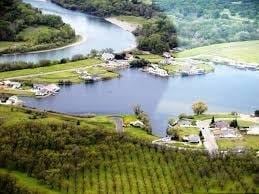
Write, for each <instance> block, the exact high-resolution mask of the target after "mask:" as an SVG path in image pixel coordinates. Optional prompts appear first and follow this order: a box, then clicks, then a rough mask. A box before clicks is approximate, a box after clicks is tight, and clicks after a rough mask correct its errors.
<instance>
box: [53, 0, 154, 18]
mask: <svg viewBox="0 0 259 194" xmlns="http://www.w3.org/2000/svg"><path fill="white" fill-rule="evenodd" d="M51 1H52V2H54V3H56V4H58V5H61V6H63V7H65V8H68V9H72V10H81V11H84V12H87V13H89V14H92V15H97V16H101V17H107V16H112V15H134V16H143V17H146V18H151V17H153V15H154V14H155V10H154V9H153V7H152V6H151V5H147V4H145V3H142V2H141V1H138V0H113V1H110V0H102V1H100V0H82V1H77V0H51Z"/></svg>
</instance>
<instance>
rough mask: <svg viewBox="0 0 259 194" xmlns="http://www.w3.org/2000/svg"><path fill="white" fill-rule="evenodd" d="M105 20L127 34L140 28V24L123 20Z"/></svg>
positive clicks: (112, 18) (115, 18) (110, 18)
mask: <svg viewBox="0 0 259 194" xmlns="http://www.w3.org/2000/svg"><path fill="white" fill-rule="evenodd" d="M105 20H106V21H108V22H110V23H112V24H115V25H117V26H119V27H120V28H122V29H124V30H126V31H128V32H134V31H135V30H136V29H137V28H138V27H139V26H140V24H137V23H131V22H128V21H125V20H120V19H118V18H117V17H109V18H105Z"/></svg>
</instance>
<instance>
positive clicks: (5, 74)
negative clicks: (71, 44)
mask: <svg viewBox="0 0 259 194" xmlns="http://www.w3.org/2000/svg"><path fill="white" fill-rule="evenodd" d="M99 63H101V61H100V60H99V59H93V58H90V59H85V60H80V61H75V62H69V63H65V64H57V65H52V66H48V67H39V68H34V69H22V70H15V71H7V72H1V73H0V79H8V78H11V77H18V76H27V75H33V74H40V73H48V72H53V71H62V70H69V69H76V68H82V67H88V66H91V65H95V64H99Z"/></svg>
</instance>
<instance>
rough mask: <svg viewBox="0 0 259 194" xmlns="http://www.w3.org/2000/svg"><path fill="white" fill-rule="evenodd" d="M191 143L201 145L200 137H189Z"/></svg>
mask: <svg viewBox="0 0 259 194" xmlns="http://www.w3.org/2000/svg"><path fill="white" fill-rule="evenodd" d="M188 142H189V143H200V136H198V135H189V136H188Z"/></svg>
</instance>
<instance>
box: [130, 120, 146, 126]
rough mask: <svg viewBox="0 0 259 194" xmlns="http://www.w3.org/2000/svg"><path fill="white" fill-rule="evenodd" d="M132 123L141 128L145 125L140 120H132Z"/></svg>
mask: <svg viewBox="0 0 259 194" xmlns="http://www.w3.org/2000/svg"><path fill="white" fill-rule="evenodd" d="M130 125H132V126H134V127H139V128H143V127H145V125H144V123H143V122H142V121H140V120H136V121H132V122H130Z"/></svg>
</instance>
